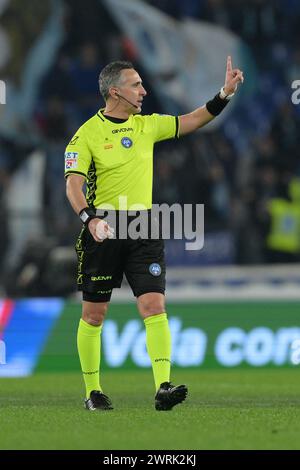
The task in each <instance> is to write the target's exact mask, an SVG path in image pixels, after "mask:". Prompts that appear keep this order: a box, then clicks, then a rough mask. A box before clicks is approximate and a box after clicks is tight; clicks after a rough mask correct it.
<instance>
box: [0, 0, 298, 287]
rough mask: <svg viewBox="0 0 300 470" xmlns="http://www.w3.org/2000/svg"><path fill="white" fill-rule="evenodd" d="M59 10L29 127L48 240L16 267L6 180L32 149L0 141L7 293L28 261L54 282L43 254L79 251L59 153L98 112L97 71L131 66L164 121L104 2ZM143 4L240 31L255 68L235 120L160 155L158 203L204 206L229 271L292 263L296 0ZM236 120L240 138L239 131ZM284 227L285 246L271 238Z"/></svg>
mask: <svg viewBox="0 0 300 470" xmlns="http://www.w3.org/2000/svg"><path fill="white" fill-rule="evenodd" d="M64 3H65V6H66V8H65V13H64V29H65V37H64V42H63V45H62V47H61V49H60V51H59V54H58V56H57V58H56V60H55V62H54V64H53V66H52V69H51V70H50V72H49V73H47V75H46V76H45V77H44V79H43V81H42V85H41V87H40V90H39V98H38V101H37V106H36V109H35V112H34V121H33V123H32V125H33V126H34V127H35V129H36V130H37V131H38V135H39V139H40V140H39V144H38V147H39V148H41V149H42V150H43V152H44V155H45V159H46V171H45V173H44V185H43V187H44V191H43V193H44V195H43V204H42V213H41V214H39V215H38V217H40V218H41V219H42V224H43V233H44V235H45V236H44V237H43V240H41V239H40V240H29V241H28V244H27V246H26V250H25V252H23V254H22V256H21V257H20V259H19V260H18V262H17V263H15V265H14V266H13V269H12V267H11V266H10V262H9V261H8V260H7V259H6V258H5V254H6V253H7V252H8V250H9V245H10V243H11V234H10V233H9V226H8V220H9V217H10V214H9V213H8V209H7V205H6V204H7V201H6V199H5V193H6V190H7V188H8V187H9V184H10V179H11V177H12V175H13V174H14V173H15V171H16V170H17V168H18V167H19V166H20V164H21V163H22V161H23V159H24V157H25V156H26V155H28V154H29V153H30V152H31V151H33V150H34V149H35V144H30V143H28V142H26V143H24V142H23V143H22V142H17V141H12V140H9V139H5V138H0V185H1V186H0V187H1V198H2V203H1V215H0V218H1V231H0V232H1V234H0V236H1V242H0V247H1V259H2V267H1V271H2V274H1V279H2V283H3V284H5V285H6V286H7V284H8V281H7V280H10V283H11V279H15V277H16V273H17V272H18V273H20V272H21V271H22V267H24V266H28V263H29V261H30V260H31V261H30V263H31V264H32V263H33V260H34V263H36V264H38V263H39V266H40V269H43V267H41V266H42V265H43V264H44V269H45V270H47V271H48V275H49V276H53V275H55V273H53V272H51V270H50V272H49V259H47V256H46V255H47V253H49V251H50V250H51V249H52V248H53V247H58V246H72V245H74V241H75V238H76V234H77V233H78V230H79V226H80V224H79V222H78V220H77V217H76V216H75V215H74V214H73V212H72V210H71V208H70V207H69V203H68V201H67V200H66V197H65V182H64V178H63V154H64V149H65V146H66V144H67V142H68V141H69V140H70V138H71V136H72V135H73V133H74V131H75V130H76V129H77V128H78V127H79V126H80V125H81V123H82V122H83V121H85V120H86V119H88V118H89V117H90V116H91V115H93V114H94V113H95V112H96V111H97V110H98V109H99V107H101V106H102V105H103V103H102V100H101V98H100V97H99V91H98V83H97V77H98V75H99V72H100V70H101V68H102V67H103V66H104V65H105V64H106V63H108V62H109V61H111V60H118V59H124V60H130V61H132V62H133V63H134V64H135V66H136V68H137V70H138V71H139V72H140V74H141V75H142V77H143V82H144V85H145V88H146V89H147V90H148V96H147V99H146V100H145V101H144V107H143V113H145V114H146V113H152V112H163V111H162V108H161V104H160V102H159V101H158V100H157V98H156V96H155V93H154V92H153V90H152V88H151V81H150V80H149V78H148V77H147V74H146V73H145V71H144V70H143V67H142V65H141V64H140V63H139V61H138V58H137V53H136V49H135V45H134V44H133V43H132V42H131V40H130V39H129V38H128V37H126V36H125V35H124V33H123V32H122V31H121V30H120V29H119V28H118V26H117V25H116V24H115V22H114V20H113V19H112V18H111V16H110V15H109V13H108V11H107V10H106V9H105V8H104V6H103V5H102V4H101V2H100V1H99V0H88V1H86V2H82V1H81V0H65V2H64ZM148 3H149V4H151V5H153V6H155V7H157V8H159V9H161V10H162V11H164V12H165V13H167V14H168V15H170V16H172V17H175V18H177V19H181V18H184V17H186V16H189V17H193V18H195V19H200V20H205V21H208V22H213V23H216V24H220V25H222V26H224V27H225V28H228V29H229V30H231V31H233V32H235V33H236V34H238V35H239V36H240V37H241V38H242V39H243V40H244V41H245V43H246V44H247V45H248V47H249V48H250V50H251V51H252V54H253V56H254V58H255V62H256V65H257V69H258V74H257V80H258V83H257V84H256V85H257V92H256V94H255V97H254V99H253V98H252V99H251V102H250V101H249V100H248V101H247V100H244V101H243V102H241V104H239V105H238V106H237V107H236V109H235V110H234V112H233V115H232V116H230V122H227V121H226V122H224V124H223V125H222V127H221V128H219V129H218V130H215V131H211V132H203V131H200V132H198V133H196V134H193V135H191V136H188V137H185V138H182V139H180V140H179V141H176V142H175V141H170V142H166V143H162V144H160V145H158V146H157V148H156V153H155V155H156V156H155V163H154V165H155V171H154V175H155V176H154V201H155V202H158V203H162V202H166V203H169V204H172V203H174V202H179V203H182V204H184V203H194V204H196V203H204V204H205V225H206V226H205V231H206V232H214V231H215V232H217V231H228V232H229V233H230V234H231V235H232V237H233V239H234V245H235V252H234V258H233V260H232V262H233V263H234V264H241V265H247V264H264V263H274V262H284V263H285V262H295V261H298V262H299V261H300V159H299V148H300V145H299V144H300V105H298V106H296V105H294V104H293V103H292V101H291V95H292V89H291V83H292V82H293V81H294V80H297V79H298V80H299V79H300V35H299V34H300V33H299V24H300V2H299V1H297V0H273V1H271V0H270V1H268V0H266V1H264V0H245V1H243V2H240V1H239V0H185V1H184V2H183V1H181V0H171V1H170V0H148ZM23 14H24V15H26V14H27V11H26V10H24V12H23ZM28 14H31V13H28ZM211 53H212V54H213V51H211ZM225 60H226V57H224V64H225ZM233 60H234V58H233ZM236 65H237V66H238V65H239V64H236ZM246 80H247V77H246ZM220 85H222V84H220ZM216 92H217V90H216ZM209 98H211V97H209V96H208V97H207V99H209ZM202 104H203V103H199V105H202ZM8 105H9V104H8ZM235 120H238V121H239V123H240V126H241V127H242V132H241V131H240V130H239V132H238V133H237V132H235V126H234V123H235ZM245 136H247V140H246V141H245ZM282 221H283V222H284V223H285V224H286V233H287V236H286V237H284V236H282V234H281V235H280V236H277V234H276V233H275V231H274V230H275V229H274V227H275V226H276V224H277V223H278V224H280V223H282ZM30 263H29V264H30ZM34 263H33V264H34ZM29 271H30V270H29ZM27 275H28V276H29V278H30V274H28V273H27ZM25 278H26V276H25ZM18 282H19V284H20V282H21V284H22V281H20V280H19V281H18ZM24 282H25V281H24ZM21 284H20V285H21ZM24 285H26V282H25V284H24ZM27 288H28V285H27ZM62 289H63V286H62ZM54 290H55V289H54ZM17 292H18V290H17ZM19 292H22V289H21V288H20V289H19ZM26 292H27V293H29V294H30V292H28V290H27V291H26ZM23 293H24V292H23Z"/></svg>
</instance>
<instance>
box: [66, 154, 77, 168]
mask: <svg viewBox="0 0 300 470" xmlns="http://www.w3.org/2000/svg"><path fill="white" fill-rule="evenodd" d="M78 155H79V153H78V152H66V153H65V169H66V170H73V169H74V168H77V165H78Z"/></svg>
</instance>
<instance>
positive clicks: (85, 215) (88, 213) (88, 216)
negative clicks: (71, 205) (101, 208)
mask: <svg viewBox="0 0 300 470" xmlns="http://www.w3.org/2000/svg"><path fill="white" fill-rule="evenodd" d="M79 218H80V220H81V222H82V223H83V224H84V225H88V223H89V221H90V220H92V219H97V218H98V217H97V215H96V214H95V211H94V209H92V208H91V207H85V208H84V209H81V211H80V212H79Z"/></svg>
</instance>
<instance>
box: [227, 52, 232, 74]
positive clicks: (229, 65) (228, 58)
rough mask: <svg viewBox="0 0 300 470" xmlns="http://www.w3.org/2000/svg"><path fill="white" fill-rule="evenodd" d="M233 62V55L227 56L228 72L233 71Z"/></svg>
mask: <svg viewBox="0 0 300 470" xmlns="http://www.w3.org/2000/svg"><path fill="white" fill-rule="evenodd" d="M231 70H232V64H231V56H230V55H229V56H227V72H231Z"/></svg>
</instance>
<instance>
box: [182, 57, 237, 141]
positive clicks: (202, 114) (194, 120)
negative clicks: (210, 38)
mask: <svg viewBox="0 0 300 470" xmlns="http://www.w3.org/2000/svg"><path fill="white" fill-rule="evenodd" d="M243 81H244V77H243V72H242V71H241V70H240V69H232V63H231V57H230V56H228V57H227V65H226V74H225V84H224V86H223V87H222V88H221V91H220V92H219V93H218V94H217V95H216V96H215V97H214V98H213V99H212V100H211V101H208V102H207V103H206V104H205V105H204V106H201V107H200V108H197V109H195V110H194V111H192V112H191V113H189V114H184V115H182V116H179V135H180V136H182V135H185V134H189V133H190V132H193V131H195V130H196V129H199V128H200V127H203V126H205V124H207V123H208V122H210V121H211V120H212V119H214V117H216V116H217V115H218V114H219V113H220V112H221V111H222V109H224V108H225V106H226V104H227V103H228V101H229V99H230V98H231V96H232V95H233V94H234V93H235V91H236V89H237V86H238V84H239V83H243Z"/></svg>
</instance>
